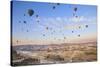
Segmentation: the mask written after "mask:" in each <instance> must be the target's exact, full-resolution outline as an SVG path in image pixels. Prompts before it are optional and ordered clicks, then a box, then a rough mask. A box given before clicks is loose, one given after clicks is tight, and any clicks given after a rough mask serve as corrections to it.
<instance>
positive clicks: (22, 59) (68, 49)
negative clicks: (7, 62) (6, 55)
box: [11, 1, 97, 66]
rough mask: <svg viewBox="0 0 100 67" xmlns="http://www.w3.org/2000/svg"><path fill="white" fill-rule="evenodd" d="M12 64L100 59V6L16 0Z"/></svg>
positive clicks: (13, 4)
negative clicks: (99, 22)
mask: <svg viewBox="0 0 100 67" xmlns="http://www.w3.org/2000/svg"><path fill="white" fill-rule="evenodd" d="M11 6H12V10H11V12H12V32H11V33H12V44H11V47H12V48H11V50H12V51H11V57H12V58H11V65H13V66H21V65H41V64H57V63H73V62H90V61H96V60H97V7H96V6H95V5H74V4H62V3H43V2H24V1H13V2H11Z"/></svg>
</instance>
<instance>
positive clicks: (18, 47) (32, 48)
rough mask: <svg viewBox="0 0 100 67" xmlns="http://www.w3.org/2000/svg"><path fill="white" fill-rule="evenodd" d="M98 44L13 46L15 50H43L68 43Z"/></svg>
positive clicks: (92, 43) (89, 43)
mask: <svg viewBox="0 0 100 67" xmlns="http://www.w3.org/2000/svg"><path fill="white" fill-rule="evenodd" d="M87 44H88V45H94V46H95V45H96V44H97V43H96V42H88V43H63V44H61V45H58V44H50V45H18V46H13V49H14V50H21V51H38V50H40V51H42V50H47V49H48V48H52V49H58V48H62V47H64V46H68V45H87Z"/></svg>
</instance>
